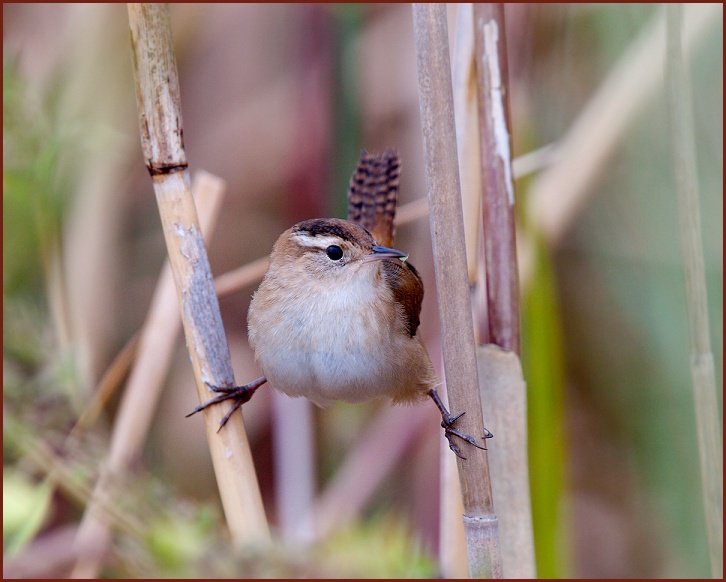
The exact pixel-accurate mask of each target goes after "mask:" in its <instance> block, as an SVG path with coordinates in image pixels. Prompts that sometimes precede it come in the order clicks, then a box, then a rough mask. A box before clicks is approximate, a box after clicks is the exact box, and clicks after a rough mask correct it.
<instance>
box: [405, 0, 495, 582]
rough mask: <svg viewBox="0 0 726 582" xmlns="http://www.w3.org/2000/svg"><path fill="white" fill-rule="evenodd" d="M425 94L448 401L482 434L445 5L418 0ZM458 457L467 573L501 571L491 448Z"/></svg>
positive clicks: (465, 425)
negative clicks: (489, 460)
mask: <svg viewBox="0 0 726 582" xmlns="http://www.w3.org/2000/svg"><path fill="white" fill-rule="evenodd" d="M413 25H414V39H415V43H416V61H417V66H418V86H419V102H420V106H421V124H422V127H423V141H424V158H425V161H426V183H427V190H428V198H429V207H430V209H431V214H430V221H431V238H432V244H433V251H434V265H435V269H436V285H437V296H438V303H439V319H440V324H441V332H442V348H443V356H444V368H445V375H446V385H447V392H448V396H449V406H450V409H451V411H452V412H453V413H454V414H457V413H459V412H460V411H466V415H464V416H463V417H462V418H461V419H460V420H459V421H458V422H460V423H461V424H460V427H459V428H460V430H462V431H463V432H466V433H469V434H473V435H482V434H484V422H483V418H482V409H481V398H480V395H479V389H478V386H479V381H478V373H477V364H476V352H475V347H474V326H473V322H472V317H471V302H470V299H469V284H468V277H467V268H466V247H465V242H464V222H463V217H462V206H461V191H460V187H459V170H458V160H457V151H456V135H455V129H454V110H453V95H452V87H451V66H450V64H449V46H448V33H447V25H446V8H445V6H444V5H443V4H414V5H413ZM466 456H467V458H466V459H465V460H464V459H458V460H457V464H458V468H459V483H460V486H461V494H462V501H463V504H464V518H463V519H464V530H465V533H466V542H467V557H468V562H469V574H470V576H472V577H477V578H480V577H484V578H490V577H494V578H500V577H502V563H501V552H500V548H499V534H498V524H497V517H496V515H495V514H494V505H493V499H492V490H491V482H490V479H489V467H488V462H487V453H486V451H479V450H473V449H467V454H466Z"/></svg>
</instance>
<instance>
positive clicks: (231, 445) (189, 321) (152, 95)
mask: <svg viewBox="0 0 726 582" xmlns="http://www.w3.org/2000/svg"><path fill="white" fill-rule="evenodd" d="M128 12H129V23H130V28H131V45H132V52H133V63H134V77H135V81H136V94H137V102H138V108H139V125H140V130H141V143H142V149H143V153H144V159H145V160H146V164H147V167H148V169H149V173H150V174H151V178H152V183H153V186H154V192H155V194H156V199H157V203H158V206H159V213H160V216H161V222H162V227H163V230H164V238H165V240H166V246H167V251H168V253H169V260H170V263H171V268H172V272H173V274H174V282H175V284H176V289H177V296H178V301H179V305H180V307H181V314H182V322H183V325H184V333H185V337H186V343H187V347H188V349H189V355H190V358H191V361H192V369H193V371H194V379H195V382H196V387H197V393H198V395H199V400H200V402H203V401H206V400H208V399H209V398H210V396H212V395H213V393H212V392H211V391H210V390H209V388H208V386H207V384H209V385H212V386H232V385H234V374H233V371H232V365H231V362H230V358H229V348H228V346H227V339H226V337H225V334H224V327H223V325H222V318H221V315H220V312H219V304H218V302H217V297H216V294H215V292H214V282H213V279H212V274H211V270H210V267H209V261H208V259H207V252H206V249H205V247H204V241H203V240H202V236H201V232H200V228H199V222H198V219H197V213H196V208H195V206H194V200H193V198H192V195H191V188H190V184H189V174H188V170H187V161H186V154H185V152H184V142H183V124H182V116H181V104H180V96H179V82H178V77H177V71H176V63H175V61H174V56H173V53H172V47H171V28H170V24H169V9H168V6H167V5H165V4H129V5H128ZM225 412H226V411H225V410H224V407H219V406H216V407H211V408H210V409H207V410H205V411H204V413H203V417H204V424H205V428H206V432H207V440H208V442H209V448H210V452H211V455H212V462H213V465H214V471H215V475H216V477H217V484H218V486H219V491H220V496H221V499H222V505H223V507H224V512H225V516H226V518H227V524H228V526H229V528H230V533H231V534H232V539H233V540H234V541H235V542H236V543H255V542H258V543H264V542H266V541H267V540H268V539H269V530H268V525H267V521H266V518H265V512H264V508H263V506H262V498H261V495H260V490H259V486H258V484H257V479H256V475H255V469H254V465H253V463H252V455H251V452H250V449H249V444H248V442H247V435H246V433H245V429H244V423H243V420H242V415H241V414H236V415H233V416H232V418H230V421H229V422H228V423H227V425H226V426H225V429H224V430H223V431H220V432H219V433H218V432H217V429H218V428H219V423H220V420H221V418H222V417H223V416H224V414H225Z"/></svg>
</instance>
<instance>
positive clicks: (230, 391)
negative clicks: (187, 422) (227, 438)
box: [186, 376, 266, 432]
mask: <svg viewBox="0 0 726 582" xmlns="http://www.w3.org/2000/svg"><path fill="white" fill-rule="evenodd" d="M265 382H266V379H265V378H264V376H263V377H262V378H259V379H257V380H254V381H253V382H250V383H249V384H245V385H244V386H212V385H211V384H209V382H205V384H206V385H207V386H209V389H210V390H212V391H214V392H218V393H220V394H219V396H216V397H215V398H212V399H211V400H208V401H207V402H203V403H202V404H200V405H199V406H197V407H196V408H195V409H194V410H192V411H191V412H190V413H189V414H187V415H186V416H187V418H188V417H190V416H192V415H193V414H196V413H197V412H201V411H202V410H206V409H207V408H209V407H210V406H213V405H215V404H219V403H220V402H224V401H225V400H234V403H233V404H232V406H231V407H230V409H229V410H228V411H227V414H225V415H224V416H223V417H222V419H221V420H220V421H219V428H218V429H217V432H219V431H220V430H222V427H223V426H224V425H225V424H227V421H228V420H229V418H230V416H232V414H233V413H234V411H235V410H237V409H238V408H239V407H241V406H242V405H243V404H244V403H245V402H249V400H250V398H252V395H253V394H254V393H255V391H256V390H257V389H258V388H259V387H260V386H262V384H264V383H265Z"/></svg>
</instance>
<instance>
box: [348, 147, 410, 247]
mask: <svg viewBox="0 0 726 582" xmlns="http://www.w3.org/2000/svg"><path fill="white" fill-rule="evenodd" d="M400 174H401V162H400V159H399V157H398V152H396V150H394V149H387V150H386V151H385V152H383V154H378V155H375V156H374V155H371V154H369V153H368V152H366V151H363V152H362V153H361V156H360V161H359V162H358V167H357V168H356V169H355V172H353V176H352V177H351V179H350V186H349V187H348V220H350V221H352V222H355V223H357V224H359V225H360V226H362V227H363V228H365V229H367V230H368V231H370V233H371V234H372V235H373V238H375V239H376V242H377V243H378V244H379V245H382V246H386V247H387V246H391V245H392V244H393V235H394V234H395V232H396V225H395V223H394V219H395V217H396V201H397V199H398V183H399V177H400Z"/></svg>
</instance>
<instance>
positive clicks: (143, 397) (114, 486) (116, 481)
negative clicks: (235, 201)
mask: <svg viewBox="0 0 726 582" xmlns="http://www.w3.org/2000/svg"><path fill="white" fill-rule="evenodd" d="M193 189H194V192H195V194H196V196H195V198H196V203H197V206H198V208H199V220H200V224H201V226H202V232H204V234H205V238H206V239H207V241H208V240H209V238H210V237H211V235H212V233H213V231H214V226H215V224H216V221H217V215H218V213H219V208H220V206H221V203H222V199H223V194H224V182H223V181H222V180H220V179H219V178H216V177H215V176H212V175H211V174H208V173H206V172H202V173H198V174H197V176H196V179H195V181H194V188H193ZM175 296H176V291H175V288H174V280H173V278H172V273H171V268H170V265H169V262H168V261H166V262H165V264H164V267H163V268H162V271H161V275H160V277H159V281H158V283H157V286H156V290H155V291H154V296H153V298H152V301H151V306H150V307H149V313H148V315H147V317H146V321H145V323H144V326H143V327H142V329H141V332H140V334H139V336H138V337H139V339H138V356H137V357H136V360H135V362H134V366H133V368H132V370H131V375H130V377H129V380H128V382H127V384H126V390H125V391H124V393H123V397H122V399H121V404H120V407H119V411H118V414H117V416H116V420H115V423H114V427H113V432H112V435H111V445H110V451H109V455H108V458H107V459H106V461H105V463H104V466H103V467H102V469H101V475H100V477H99V479H98V482H97V483H96V486H95V488H94V490H93V498H92V499H91V502H90V503H89V504H88V506H87V507H86V511H85V513H84V516H83V519H82V521H81V525H80V527H79V529H78V532H77V534H76V539H75V542H74V546H75V549H76V552H77V554H78V563H77V564H76V566H75V568H74V571H73V573H72V574H71V577H73V578H96V577H97V576H98V574H99V572H100V570H101V567H102V558H103V556H104V555H105V554H106V551H107V549H108V547H109V546H110V544H111V540H112V532H111V529H110V527H111V526H110V524H109V523H108V522H107V520H105V519H104V518H103V514H102V513H99V511H98V509H97V506H98V504H99V503H101V502H102V501H103V500H105V501H106V503H113V501H114V499H115V497H116V496H117V495H118V491H119V490H120V488H121V487H123V481H124V475H126V474H127V473H128V470H129V468H130V465H131V464H132V462H133V461H134V459H136V458H137V457H138V456H139V455H140V454H141V452H142V448H143V445H144V443H145V442H146V437H147V435H148V433H149V429H150V427H151V421H152V419H153V415H154V412H155V411H156V408H157V405H158V403H159V399H160V398H161V394H162V390H163V388H164V379H165V378H166V376H167V371H168V368H169V363H170V361H171V357H172V354H173V350H174V347H175V346H176V342H177V338H178V335H179V330H180V328H181V320H180V318H179V309H178V307H177V305H176V299H175ZM112 369H113V368H112ZM96 408H97V406H94V407H92V408H91V410H95V409H96Z"/></svg>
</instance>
